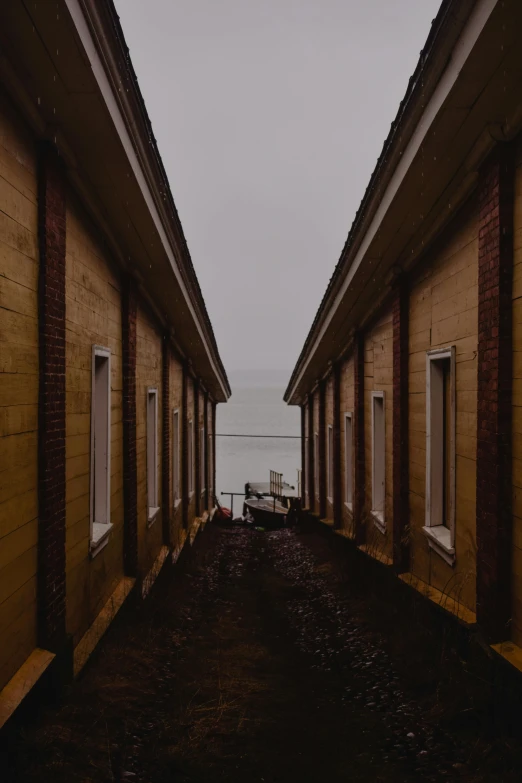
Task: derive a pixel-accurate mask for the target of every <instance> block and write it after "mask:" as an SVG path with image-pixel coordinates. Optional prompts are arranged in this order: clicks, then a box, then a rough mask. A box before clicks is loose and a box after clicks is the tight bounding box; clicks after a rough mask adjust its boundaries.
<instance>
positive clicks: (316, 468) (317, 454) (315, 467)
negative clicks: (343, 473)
mask: <svg viewBox="0 0 522 783" xmlns="http://www.w3.org/2000/svg"><path fill="white" fill-rule="evenodd" d="M319 398H320V392H319V389H316V390H315V392H314V395H313V411H314V414H313V415H314V431H313V432H312V439H313V443H315V435H316V433H317V435H318V436H319ZM314 449H315V447H314ZM313 454H314V464H313V470H314V475H315V479H314V497H313V499H312V508H313V510H314V511H315V512H316V513H319V508H320V502H319V498H320V484H321V468H320V457H321V449H320V447H319V448H318V449H317V452H316V451H315V450H314V452H313ZM316 461H317V463H318V464H316Z"/></svg>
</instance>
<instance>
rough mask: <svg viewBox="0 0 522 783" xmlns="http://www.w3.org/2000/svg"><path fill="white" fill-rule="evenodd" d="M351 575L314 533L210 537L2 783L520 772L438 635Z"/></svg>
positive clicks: (51, 715)
mask: <svg viewBox="0 0 522 783" xmlns="http://www.w3.org/2000/svg"><path fill="white" fill-rule="evenodd" d="M356 570H357V568H356V565H355V564H354V563H351V561H350V558H349V557H347V555H346V553H345V552H343V551H340V549H339V548H336V547H333V546H332V541H331V537H330V539H328V538H325V537H324V536H322V535H320V534H319V533H318V532H317V531H314V530H306V529H301V530H294V531H288V530H281V531H276V532H273V533H267V534H264V533H260V532H256V531H251V530H245V529H221V528H217V527H212V526H209V527H207V530H206V531H205V533H204V534H203V535H202V536H200V538H199V539H198V540H197V542H196V544H195V546H194V548H193V549H192V550H191V552H190V554H189V555H188V556H187V557H186V558H185V561H184V562H183V563H182V564H181V566H180V567H179V568H177V569H174V571H171V572H170V573H168V572H167V573H164V574H162V575H161V577H160V579H159V580H158V583H157V584H156V585H155V588H154V591H153V593H152V595H151V596H150V598H149V599H148V600H147V601H146V602H145V604H143V605H142V606H140V607H139V608H138V609H136V608H133V607H129V608H127V609H126V610H124V611H123V612H122V614H121V616H120V617H119V618H118V620H117V621H116V623H115V624H114V626H113V627H112V628H111V630H110V631H109V633H108V634H107V636H106V638H105V639H104V641H103V643H102V644H101V646H100V649H99V651H98V652H97V654H96V655H95V656H94V657H93V658H92V660H91V661H90V663H89V665H88V666H87V668H86V670H85V672H84V674H83V676H82V677H81V679H80V680H79V681H77V682H76V683H74V684H73V685H72V686H71V687H70V688H69V689H68V691H67V692H66V693H65V695H64V697H63V698H62V700H61V702H60V703H59V704H55V705H52V706H51V705H47V706H44V707H42V708H41V710H40V712H39V713H38V714H34V715H33V716H32V719H31V720H30V721H29V722H27V723H26V725H25V726H24V728H23V729H20V728H19V729H17V732H16V734H15V735H14V736H13V737H11V738H10V740H9V745H8V747H7V748H5V747H4V749H3V755H2V761H1V762H0V763H1V764H2V766H3V775H2V774H0V780H2V781H12V782H13V783H22V782H23V783H43V782H44V781H45V782H46V783H47V781H52V782H53V783H62V782H63V783H65V781H67V783H75V782H76V781H78V783H79V782H80V781H81V783H87V781H92V782H93V783H104V782H105V781H111V782H112V783H114V781H117V782H120V781H130V782H131V783H167V782H168V783H201V782H202V781H216V783H219V782H221V781H223V782H224V781H230V783H239V782H240V781H241V783H245V782H246V781H265V782H266V783H283V782H284V783H289V782H291V781H299V783H316V782H317V783H319V782H321V783H322V782H323V781H331V782H333V783H336V782H337V781H343V782H345V781H354V782H357V781H403V782H404V781H410V780H411V781H414V780H415V781H418V780H423V781H424V780H427V781H441V780H448V779H461V780H466V781H470V782H471V781H474V782H475V783H478V781H491V783H494V782H496V781H498V782H500V781H502V782H503V783H507V782H508V781H519V780H521V777H520V773H519V771H518V770H519V764H520V760H521V758H522V757H521V755H520V746H519V743H518V742H517V741H515V740H514V739H512V740H510V739H507V738H506V737H505V736H503V735H498V733H497V735H496V736H495V734H494V729H493V727H492V726H491V725H489V723H488V721H487V720H484V715H483V714H482V713H481V711H480V709H479V708H477V706H476V704H475V702H474V701H473V699H474V693H475V691H476V690H477V689H478V690H480V688H481V687H482V686H481V684H480V682H478V680H477V677H476V676H475V675H471V674H470V673H469V672H467V671H466V667H465V665H464V663H463V662H462V661H461V660H460V658H459V655H458V649H457V648H456V647H455V645H454V644H453V641H452V639H451V637H450V636H448V637H447V638H445V637H444V632H441V631H440V629H437V628H436V626H432V627H430V628H428V627H427V626H425V625H423V622H421V617H420V615H415V616H414V615H413V614H412V612H413V610H412V609H411V606H408V607H406V606H405V607H404V608H403V611H401V607H400V606H398V605H397V599H396V600H395V601H394V603H393V604H390V601H389V600H388V601H387V600H384V599H383V597H382V595H381V596H380V597H379V595H378V591H375V590H371V589H369V586H368V585H365V586H362V585H361V584H360V583H358V582H357V580H356V579H355V578H354V577H355V573H356ZM457 647H458V645H457ZM459 667H460V668H459ZM466 678H468V679H469V678H471V680H470V682H471V685H469V683H468V680H467V679H466Z"/></svg>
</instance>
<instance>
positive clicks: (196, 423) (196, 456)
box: [194, 381, 202, 517]
mask: <svg viewBox="0 0 522 783" xmlns="http://www.w3.org/2000/svg"><path fill="white" fill-rule="evenodd" d="M199 407H200V386H199V381H195V382H194V473H195V476H194V490H195V494H196V516H197V517H199V516H200V515H201V489H202V488H201V470H200V461H201V450H200V447H199V444H200V442H201V436H200V432H199V430H200V422H199Z"/></svg>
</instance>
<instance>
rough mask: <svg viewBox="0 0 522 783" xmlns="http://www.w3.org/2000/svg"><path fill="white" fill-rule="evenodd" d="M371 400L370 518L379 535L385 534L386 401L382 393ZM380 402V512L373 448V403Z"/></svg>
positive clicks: (374, 392)
mask: <svg viewBox="0 0 522 783" xmlns="http://www.w3.org/2000/svg"><path fill="white" fill-rule="evenodd" d="M371 400H372V510H371V513H372V517H373V521H374V524H375V526H376V527H377V528H378V529H379V530H380V531H381V533H384V532H386V400H385V394H384V392H383V391H372V393H371ZM376 400H381V401H382V427H383V444H382V447H383V455H382V459H383V466H382V510H381V509H377V508H376V506H377V500H376V494H377V493H376V491H375V490H376V475H375V474H376V470H375V467H376V465H375V462H376V460H375V458H376V447H375V437H376V432H375V401H376Z"/></svg>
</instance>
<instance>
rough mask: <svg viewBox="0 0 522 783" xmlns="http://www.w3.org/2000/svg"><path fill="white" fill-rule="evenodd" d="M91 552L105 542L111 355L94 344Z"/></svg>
mask: <svg viewBox="0 0 522 783" xmlns="http://www.w3.org/2000/svg"><path fill="white" fill-rule="evenodd" d="M91 394H92V397H91V493H90V494H91V498H90V508H91V511H90V516H91V553H92V554H95V553H96V552H97V551H99V550H100V549H102V548H103V547H104V546H105V544H106V543H107V541H108V534H109V531H110V529H111V527H112V525H111V512H110V498H111V492H110V480H111V478H110V464H111V436H110V433H111V352H110V350H109V349H108V348H101V347H100V346H97V345H94V346H93V349H92V390H91Z"/></svg>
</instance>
